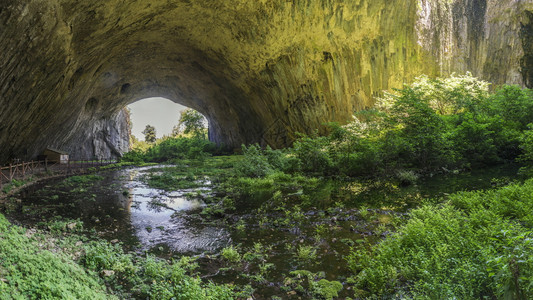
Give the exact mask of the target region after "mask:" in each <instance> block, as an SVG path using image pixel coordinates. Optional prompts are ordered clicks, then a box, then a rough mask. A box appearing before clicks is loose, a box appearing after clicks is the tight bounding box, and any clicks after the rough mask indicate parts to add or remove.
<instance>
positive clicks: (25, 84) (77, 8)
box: [0, 0, 533, 163]
mask: <svg viewBox="0 0 533 300" xmlns="http://www.w3.org/2000/svg"><path fill="white" fill-rule="evenodd" d="M478 2H479V1H470V0H455V1H438V0H408V1H405V0H401V1H400V0H395V1H390V0H362V1H348V2H347V1H343V0H333V1H323V0H296V1H286V0H271V1H248V0H196V1H190V0H171V1H168V0H154V1H149V2H146V1H141V0H132V1H118V0H105V1H104V0H95V1H72V0H49V1H42V0H29V1H17V0H4V1H2V3H1V4H0V24H2V25H1V29H0V41H1V44H0V57H1V59H0V147H1V149H2V150H1V151H0V163H5V162H7V161H8V160H10V159H13V158H20V159H32V158H34V157H36V156H37V155H38V154H39V153H40V152H41V151H42V150H43V149H45V148H47V147H53V148H57V149H62V150H67V151H69V152H70V153H71V154H73V155H74V156H75V157H79V158H83V157H85V156H88V157H93V156H95V155H96V154H97V153H98V154H99V155H102V156H104V155H111V156H117V155H120V154H121V153H123V152H124V151H126V150H127V148H128V147H127V146H128V145H127V141H126V137H125V136H124V132H125V131H127V130H126V129H125V128H127V124H125V123H124V115H123V114H124V113H123V108H124V107H125V106H126V105H128V104H130V103H133V102H135V101H138V100H139V99H143V98H148V97H164V98H167V99H171V100H172V101H175V102H177V103H180V104H183V105H185V106H188V107H191V108H193V109H195V110H197V111H199V112H200V113H202V114H203V115H204V116H206V118H207V119H208V121H209V124H210V134H209V138H210V139H211V140H212V141H213V142H215V143H217V144H219V145H223V146H225V147H226V148H229V149H234V148H238V147H240V145H241V144H249V143H259V144H261V145H270V146H272V147H283V146H287V145H290V144H291V143H292V142H293V141H294V139H295V138H296V136H297V134H296V133H297V132H303V133H310V132H313V131H315V130H318V131H319V133H324V132H325V131H326V129H325V126H324V125H323V124H324V123H326V122H331V121H337V122H340V123H345V122H348V121H349V120H350V119H351V118H352V114H353V112H354V111H357V110H360V109H364V108H367V107H370V106H371V105H372V103H373V101H374V97H376V96H378V97H379V95H380V94H381V93H382V91H383V90H386V89H391V88H395V87H401V86H402V85H403V84H404V83H405V82H409V81H410V80H412V79H413V78H414V77H416V76H418V75H420V74H427V75H429V76H438V75H446V74H449V73H451V72H465V71H472V72H473V73H474V75H476V76H480V77H483V78H486V79H490V80H491V81H493V82H495V83H497V84H500V83H516V84H522V85H524V76H522V75H521V73H520V65H521V62H523V61H524V60H523V56H524V48H527V47H525V46H524V43H523V39H522V38H521V36H524V35H523V34H522V35H521V33H520V28H522V27H520V24H522V23H521V22H523V23H524V22H525V21H524V20H523V18H525V17H526V16H527V14H524V13H523V12H524V11H532V10H533V4H532V3H529V2H526V3H521V4H517V3H516V1H511V0H505V1H496V0H487V1H483V3H486V4H484V5H482V6H480V5H478ZM449 6H455V7H456V8H457V7H458V8H461V9H452V8H451V7H449ZM463 7H466V8H465V9H462V8H463ZM468 7H474V9H477V10H480V9H481V10H483V11H476V16H479V18H480V20H479V22H484V23H483V24H482V25H476V27H475V28H474V29H476V28H477V29H479V28H481V26H483V28H485V30H483V31H480V30H477V32H470V31H472V30H470V31H469V29H468V28H469V27H472V26H470V25H468V24H469V23H468V22H467V19H468V18H469V16H470V15H471V14H472V9H471V8H470V9H469V8H468ZM513 16H523V17H520V18H515V17H513ZM521 18H522V19H521ZM448 19H449V20H452V21H450V22H448V21H446V20H448ZM496 20H497V21H496ZM444 21H446V22H444ZM524 24H526V23H524ZM441 25H442V26H445V27H443V28H441V30H439V31H437V30H435V28H436V27H437V26H441ZM446 26H448V27H449V28H448V27H446ZM463 29H464V30H463ZM526 31H527V30H526ZM435 32H438V34H439V36H435ZM475 34H477V35H480V34H481V35H483V37H481V38H480V37H479V36H476V37H475V38H474V37H473V35H475ZM440 35H442V36H440ZM436 41H438V43H436ZM469 41H475V43H474V42H472V43H470V44H468V42H469ZM480 41H481V42H480ZM466 44H468V45H467V46H468V47H469V48H470V51H469V52H466V51H462V50H461V48H462V47H464V46H465V45H466ZM526 46H527V45H526ZM472 53H478V54H479V53H485V54H484V55H473V54H472ZM467 56H468V57H467ZM470 56H472V57H473V58H475V59H470ZM528 76H529V75H526V77H528ZM528 78H529V77H528ZM527 80H530V79H527ZM125 126H126V127H125Z"/></svg>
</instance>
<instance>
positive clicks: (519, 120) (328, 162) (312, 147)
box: [237, 75, 533, 184]
mask: <svg viewBox="0 0 533 300" xmlns="http://www.w3.org/2000/svg"><path fill="white" fill-rule="evenodd" d="M355 117H356V119H355V120H354V121H353V122H351V123H349V124H348V125H345V126H339V125H337V124H329V126H330V130H331V134H330V135H329V136H326V137H318V136H313V135H311V136H306V135H302V136H301V137H300V138H299V139H298V140H297V141H296V142H295V144H294V146H293V147H292V148H290V149H285V150H275V151H274V150H271V149H266V150H261V149H259V148H258V147H257V146H249V147H243V153H244V156H245V158H244V160H243V163H242V164H241V165H239V166H237V169H238V171H239V172H240V174H241V175H242V176H248V177H264V176H266V175H268V174H269V173H272V172H274V171H283V172H288V173H298V172H302V173H305V174H309V175H315V176H316V175H322V176H324V175H326V176H327V175H337V176H338V175H344V176H349V177H354V176H355V177H357V176H374V177H375V176H381V177H382V176H387V177H395V176H398V179H399V180H400V181H403V182H404V183H405V184H408V183H412V182H413V181H416V179H417V178H418V175H419V174H422V175H423V174H433V173H435V172H446V171H447V170H448V171H449V170H460V169H470V168H474V167H482V166H487V165H494V164H498V163H504V162H510V161H514V160H515V159H517V158H518V157H520V158H521V160H522V161H527V160H530V158H529V156H528V153H530V152H531V145H530V144H531V138H530V136H531V135H532V134H531V129H529V127H528V123H530V122H531V121H532V120H533V92H531V91H530V90H528V89H521V88H520V87H518V86H503V87H502V88H500V89H498V90H497V91H496V92H494V93H489V91H488V84H487V83H486V82H483V81H479V80H477V79H475V78H473V77H471V76H470V75H465V76H452V77H450V78H446V79H440V78H438V79H434V80H430V79H428V78H427V77H420V78H418V80H417V81H416V82H415V83H414V84H412V85H411V86H406V87H405V88H403V89H401V90H397V91H396V93H395V94H388V95H386V96H385V97H384V98H382V99H380V100H379V101H378V103H377V104H376V107H375V108H373V109H370V110H366V111H362V112H359V113H357V114H356V115H355Z"/></svg>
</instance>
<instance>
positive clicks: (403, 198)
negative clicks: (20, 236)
mask: <svg viewBox="0 0 533 300" xmlns="http://www.w3.org/2000/svg"><path fill="white" fill-rule="evenodd" d="M161 167H162V166H151V167H143V168H127V169H122V170H115V171H106V172H101V173H99V174H98V176H101V178H99V180H96V181H89V182H83V181H82V182H75V181H74V182H69V180H68V179H55V180H50V181H47V182H44V183H40V184H36V185H33V186H31V187H29V188H28V189H25V190H24V191H22V192H21V193H20V194H19V195H18V196H17V197H16V200H13V201H10V202H9V203H8V204H6V206H5V207H4V213H5V214H6V216H7V217H8V218H9V219H10V221H12V222H13V223H15V224H20V225H23V226H27V227H31V226H36V225H38V224H39V223H40V222H47V221H50V220H56V219H71V220H80V221H82V222H83V226H84V228H85V229H86V230H88V231H92V233H91V234H96V235H98V236H99V237H101V238H104V239H107V240H109V241H112V242H117V241H119V242H121V243H122V245H123V246H124V248H125V249H126V250H127V251H134V252H137V253H145V252H148V253H153V254H155V255H157V256H159V257H161V258H165V259H171V258H178V257H180V256H182V255H190V256H195V257H197V262H198V263H199V266H200V268H199V270H198V271H199V274H200V276H201V277H202V278H204V279H207V280H212V281H214V282H216V283H234V284H238V285H243V286H244V285H247V284H249V285H251V286H252V287H253V288H254V289H255V293H254V295H257V297H256V298H258V299H265V298H269V297H266V296H271V295H277V296H280V297H285V298H291V297H292V296H294V294H293V293H292V292H291V289H289V288H288V287H287V286H290V285H291V284H292V283H291V280H289V279H290V278H291V276H293V275H291V272H292V271H295V270H308V271H310V272H312V273H314V274H320V276H321V277H322V278H325V279H327V280H337V281H340V282H341V283H343V284H344V286H345V288H344V289H343V291H342V292H341V295H340V296H342V297H345V296H348V295H350V293H349V291H350V286H349V285H347V284H346V279H347V277H349V274H350V271H349V270H348V269H347V263H346V261H345V259H344V257H345V256H346V255H347V254H349V253H350V251H351V249H352V248H354V247H366V246H368V245H371V244H374V243H376V242H378V241H379V240H381V239H382V238H383V237H385V236H387V235H388V234H390V232H392V231H394V228H395V226H396V225H397V224H398V223H401V221H402V220H404V219H405V217H406V213H407V212H408V211H409V209H411V208H414V207H417V206H418V205H420V203H421V201H422V200H423V199H437V200H434V201H442V199H444V198H445V197H446V196H447V195H448V194H450V193H454V192H457V191H462V190H478V189H489V188H492V187H495V186H498V185H501V184H505V183H507V182H509V181H511V180H513V179H514V178H515V177H516V173H517V169H518V167H517V166H513V165H511V166H509V165H504V166H498V167H492V168H488V169H483V170H478V171H472V172H468V173H461V174H451V173H449V174H447V175H435V176H433V177H430V178H425V179H421V180H419V181H418V182H417V184H416V185H411V186H408V187H400V186H397V185H394V184H391V183H386V182H385V183H371V182H366V183H361V182H344V181H338V180H324V181H323V182H321V184H320V189H319V190H318V191H316V190H315V191H314V192H313V195H310V196H312V197H313V199H320V200H319V201H316V202H315V203H314V205H312V206H305V205H301V206H298V205H297V206H293V205H288V204H287V206H285V207H283V206H277V207H275V208H273V209H272V210H271V211H268V210H265V209H263V208H261V206H260V204H261V203H257V204H254V202H253V201H252V202H250V203H248V202H246V203H242V201H245V200H243V199H240V200H236V203H235V206H236V210H235V211H234V212H231V213H228V214H224V215H220V216H217V215H216V214H215V215H212V214H205V213H202V212H204V210H206V208H208V207H209V205H210V204H209V201H204V200H205V199H209V198H216V197H220V195H217V193H216V192H217V191H216V190H215V189H216V186H215V185H213V184H212V183H211V182H210V181H209V179H208V178H203V179H201V181H202V182H201V187H199V188H189V189H180V190H178V191H173V192H168V191H164V190H161V189H155V188H151V187H149V186H148V185H147V183H145V181H146V180H144V177H145V176H147V174H149V173H150V172H152V171H153V170H154V169H156V168H161ZM438 199H440V200H438ZM264 201H265V200H260V201H259V202H264ZM73 222H77V221H73ZM230 246H232V247H234V249H237V250H238V252H239V253H240V254H241V256H240V262H238V263H237V262H228V260H225V259H222V255H220V253H221V250H222V249H225V248H226V249H227V248H228V247H230ZM288 278H289V279H288ZM293 281H294V280H292V282H293ZM263 297H264V298H263Z"/></svg>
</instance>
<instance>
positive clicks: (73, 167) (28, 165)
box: [0, 159, 117, 190]
mask: <svg viewBox="0 0 533 300" xmlns="http://www.w3.org/2000/svg"><path fill="white" fill-rule="evenodd" d="M116 162H117V161H116V160H104V159H100V160H69V161H67V162H62V163H59V162H51V161H48V160H44V161H30V162H16V163H11V164H9V165H7V166H4V167H0V190H1V189H2V187H3V185H4V184H8V183H11V182H12V181H13V180H14V179H15V180H25V179H26V178H27V177H28V176H33V175H46V174H49V175H54V176H55V175H71V174H72V175H73V174H85V173H89V172H91V171H97V170H98V169H99V168H100V167H102V166H107V165H109V164H114V163H116Z"/></svg>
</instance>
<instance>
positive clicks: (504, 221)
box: [348, 180, 533, 299]
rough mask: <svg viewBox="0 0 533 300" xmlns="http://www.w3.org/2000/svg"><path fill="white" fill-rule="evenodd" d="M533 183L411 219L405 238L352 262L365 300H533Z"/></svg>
mask: <svg viewBox="0 0 533 300" xmlns="http://www.w3.org/2000/svg"><path fill="white" fill-rule="evenodd" d="M531 195H533V180H528V181H527V182H525V183H524V184H523V185H518V184H515V185H509V186H506V187H503V188H500V189H498V190H493V191H486V192H484V191H475V192H463V193H457V194H454V195H451V196H450V199H449V201H448V202H446V203H444V204H442V205H425V206H422V207H421V208H418V209H416V210H414V211H412V212H411V214H410V219H409V221H408V222H407V223H406V224H405V225H403V226H402V227H401V228H400V229H399V230H398V232H397V233H395V234H393V235H392V236H390V237H389V238H387V239H385V240H384V241H383V242H382V243H381V244H379V245H377V246H375V247H374V248H373V249H371V250H357V251H354V252H353V254H352V255H350V256H349V257H348V262H349V265H350V267H351V269H352V270H353V271H354V272H355V274H356V275H355V277H354V278H353V279H352V280H353V282H354V283H355V284H356V286H357V287H358V288H359V296H364V297H369V296H372V297H379V298H382V297H385V298H392V297H407V298H430V299H450V298H457V299H480V298H498V299H530V298H531V297H533V285H531V282H532V280H533V256H532V254H533V243H532V241H533V239H532V238H533V232H532V231H531V228H532V226H533V218H532V216H531V211H533V200H532V198H531Z"/></svg>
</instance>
